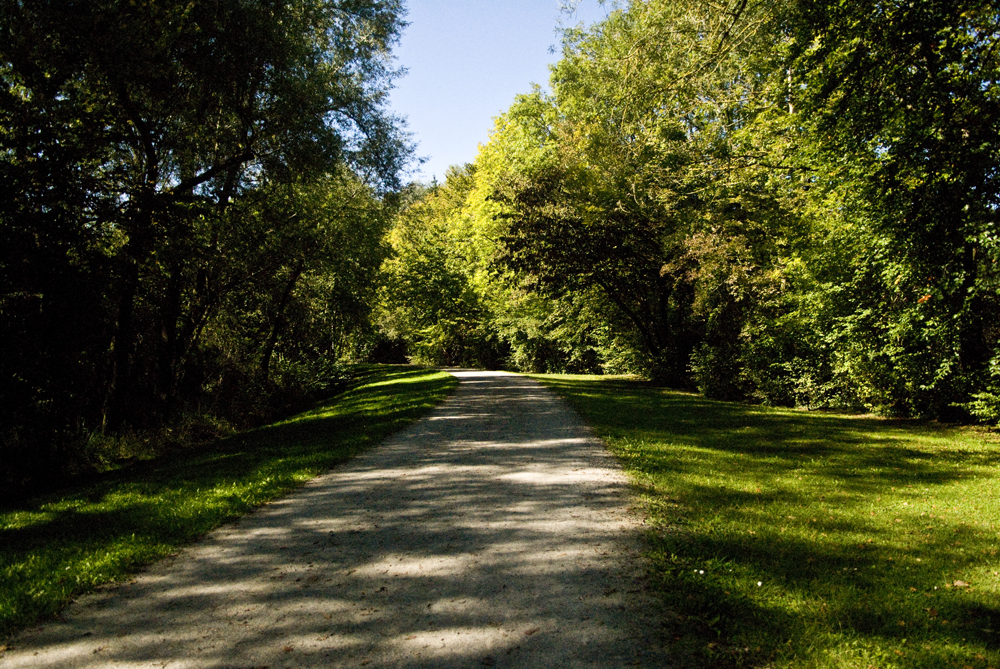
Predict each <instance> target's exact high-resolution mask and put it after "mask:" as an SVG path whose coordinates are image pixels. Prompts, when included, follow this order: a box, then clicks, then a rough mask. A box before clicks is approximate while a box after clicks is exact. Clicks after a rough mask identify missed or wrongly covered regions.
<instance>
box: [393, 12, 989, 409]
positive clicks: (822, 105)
mask: <svg viewBox="0 0 1000 669" xmlns="http://www.w3.org/2000/svg"><path fill="white" fill-rule="evenodd" d="M998 43H1000V11H998V10H997V8H996V6H995V4H994V3H990V2H986V1H984V0H940V1H938V0H931V1H928V2H919V3H910V2H888V3H886V2H869V1H867V0H851V1H850V2H838V3H834V2H798V1H797V0H788V1H787V2H781V3H773V2H759V1H753V0H731V1H729V2H724V3H715V2H712V3H710V2H705V1H704V0H670V1H667V0H643V1H640V0H633V1H631V2H621V3H617V4H616V5H615V7H614V9H613V11H611V12H610V13H609V15H608V18H607V19H606V20H604V21H603V22H600V23H598V24H596V25H594V26H593V27H591V28H589V29H571V30H567V31H566V32H565V33H564V42H563V55H562V59H561V60H560V61H559V62H558V63H557V64H556V65H555V66H554V67H553V68H552V76H551V89H552V90H551V93H546V92H543V91H541V90H535V91H533V92H531V93H528V94H526V95H523V96H520V97H519V98H518V99H517V100H516V101H515V102H514V104H513V105H512V106H511V108H510V109H509V110H508V111H507V112H506V113H504V114H503V115H501V116H500V117H499V118H498V119H497V124H496V128H495V130H494V132H493V134H492V136H491V138H490V141H489V142H488V143H487V144H486V145H484V146H483V147H481V150H480V153H479V155H478V157H477V159H476V162H475V164H474V165H470V166H467V167H466V168H465V169H464V170H456V171H454V172H452V173H450V174H449V175H448V179H447V182H446V183H444V184H442V185H438V186H435V187H434V188H432V189H430V191H429V192H428V193H427V194H426V195H425V196H424V198H423V199H419V200H418V203H417V204H414V205H413V206H412V208H411V209H410V210H409V212H410V213H407V214H404V215H403V217H401V218H400V219H399V220H398V221H397V224H396V226H397V227H396V232H395V233H394V234H395V235H396V236H395V237H394V238H393V244H394V248H395V249H396V253H397V255H396V257H395V260H393V261H392V262H393V263H394V264H393V265H392V268H393V269H392V271H393V272H394V273H395V275H396V276H406V277H407V279H406V280H407V288H406V291H405V294H402V293H398V292H394V289H393V290H389V291H383V297H382V302H381V304H382V306H381V311H380V313H381V314H382V322H383V330H384V331H385V332H387V333H388V334H389V335H390V336H393V337H397V338H400V339H401V340H403V341H404V342H406V343H408V344H409V345H410V349H411V353H412V354H414V355H415V357H417V358H419V359H423V360H426V361H432V362H449V363H460V362H479V363H480V364H486V363H490V364H500V365H506V366H509V367H513V368H517V369H523V370H533V371H559V370H567V371H594V370H603V371H628V372H636V373H640V374H644V375H647V376H651V377H653V378H656V379H659V380H661V381H663V382H666V383H669V384H672V385H675V386H679V387H696V388H698V389H700V390H701V391H703V392H704V393H706V394H707V395H709V396H712V397H717V398H724V399H750V400H756V401H762V402H766V403H772V404H779V405H799V406H806V407H818V406H851V407H858V408H868V409H870V410H875V411H879V412H883V413H887V414H896V415H919V416H929V417H938V418H962V417H966V418H968V417H970V413H971V415H972V416H975V417H979V418H983V419H987V420H996V419H997V417H998V416H1000V304H998V298H1000V294H998V289H1000V283H998V273H997V264H996V263H997V258H998V255H1000V247H998V245H997V233H998V229H997V225H998V206H1000V191H998V186H1000V184H998V178H997V177H998V174H997V170H998V168H997V165H998V164H1000V82H998V80H997V79H998V74H1000V49H998ZM416 237H419V239H420V242H419V243H420V244H421V248H422V249H424V250H423V251H420V252H419V253H417V254H416V255H414V253H413V249H414V248H415V247H414V246H413V243H412V242H411V241H410V240H412V239H414V238H416ZM434 254H437V255H439V256H440V259H439V260H437V261H435V262H438V264H439V266H440V267H442V268H444V267H447V268H448V269H447V270H446V271H444V270H442V271H440V272H439V271H435V270H434V268H433V267H431V266H430V265H427V264H426V262H427V261H428V260H429V258H431V257H432V256H434ZM418 260H419V262H418ZM420 263H425V264H420ZM441 281H447V282H448V283H449V289H448V290H449V291H451V292H450V293H447V294H449V295H452V296H453V297H451V298H449V300H448V308H447V310H446V312H445V311H442V305H441V304H435V305H434V306H431V305H429V304H428V305H424V303H423V302H422V301H421V299H427V298H429V297H430V296H434V299H438V298H441V297H442V296H443V295H444V294H446V293H445V291H442V290H440V289H439V282H441ZM436 282H437V283H436ZM420 296H423V298H421V297H420ZM402 309H405V310H408V311H407V314H408V316H407V318H406V319H404V320H406V321H407V323H408V324H409V325H408V327H400V326H399V325H397V324H398V323H399V322H400V319H399V318H393V314H399V313H401V311H400V310H402ZM418 321H419V322H420V325H419V326H416V325H415V324H416V323H417V322H418ZM432 331H433V334H432ZM470 333H476V334H475V336H474V337H470ZM432 340H433V342H434V345H433V346H430V345H429V342H431V341H432ZM484 342H488V343H489V346H488V348H489V351H490V353H489V355H484V354H483V353H482V351H483V347H484Z"/></svg>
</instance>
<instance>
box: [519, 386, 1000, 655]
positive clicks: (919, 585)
mask: <svg viewBox="0 0 1000 669" xmlns="http://www.w3.org/2000/svg"><path fill="white" fill-rule="evenodd" d="M537 378H539V380H541V381H543V382H545V383H546V384H548V385H549V386H550V387H552V388H553V389H555V390H556V391H558V392H559V393H561V394H562V395H564V396H565V397H566V398H568V399H569V401H570V402H571V403H572V404H573V405H574V406H575V407H576V409H577V410H578V411H579V413H580V414H581V415H582V416H583V417H584V419H585V420H586V421H587V422H588V423H589V424H590V425H591V426H592V427H593V428H594V429H595V431H596V432H597V434H598V435H600V436H601V437H602V438H603V439H604V440H605V441H606V442H607V443H608V444H609V446H610V447H611V449H612V450H613V451H614V452H615V453H616V454H617V455H618V456H619V458H620V459H621V461H622V463H623V464H624V466H625V467H626V469H627V470H628V472H629V474H630V475H631V476H632V477H633V480H634V481H635V482H636V484H637V486H638V490H639V493H640V495H641V497H642V500H643V506H644V507H645V511H646V513H647V516H648V519H647V523H648V524H649V526H650V530H649V532H648V533H647V535H648V557H649V559H650V564H651V580H652V582H653V583H654V587H656V588H657V590H658V591H659V593H660V595H661V596H662V598H663V599H664V600H665V602H666V603H667V605H668V609H669V610H670V611H671V612H672V613H671V616H672V618H671V620H669V621H667V624H668V625H669V626H670V628H671V630H672V633H673V635H674V638H675V642H676V647H677V649H678V653H679V654H680V655H682V656H683V657H685V658H686V661H687V662H688V663H689V664H690V665H691V666H697V667H706V666H719V667H725V666H746V667H810V668H812V667H838V668H843V667H858V668H860V669H871V668H874V667H877V668H879V669H885V668H889V667H907V668H910V667H927V668H928V669H930V668H934V669H940V668H944V667H958V668H959V669H963V668H967V667H975V668H977V669H978V668H983V669H985V668H987V667H1000V652H998V649H1000V557H998V549H1000V443H998V440H997V438H996V436H995V435H993V434H987V433H984V432H981V431H976V430H972V429H951V428H944V427H937V426H928V425H919V424H915V423H905V422H894V421H886V420H880V419H875V418H871V417H852V416H842V415H831V414H817V413H807V412H803V411H792V410H783V409H770V408H764V407H751V406H744V405H739V404H730V403H722V402H712V401H708V400H705V399H704V398H702V397H699V396H696V395H692V394H686V393H679V392H672V391H667V390H663V389H659V388H655V387H652V386H649V385H648V384H645V383H642V382H638V381H629V380H625V379H602V378H601V377H579V376H539V377H537Z"/></svg>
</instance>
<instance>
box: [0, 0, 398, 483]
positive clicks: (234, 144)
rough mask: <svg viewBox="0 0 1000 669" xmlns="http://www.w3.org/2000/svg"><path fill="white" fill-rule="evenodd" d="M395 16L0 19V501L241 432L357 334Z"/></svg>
mask: <svg viewBox="0 0 1000 669" xmlns="http://www.w3.org/2000/svg"><path fill="white" fill-rule="evenodd" d="M401 26H402V24H401V6H400V3H399V2H397V1H396V0H294V1H292V2H283V3H273V2H266V1H263V0H261V1H258V0H249V1H241V2H233V1H231V0H196V1H194V2H187V1H185V2H172V1H168V2H152V1H144V0H133V1H131V2H123V1H119V0H97V1H94V2H50V1H48V0H2V2H0V183H2V184H3V188H2V192H0V285H2V295H0V328H2V342H3V345H2V346H3V355H2V362H0V383H2V401H0V424H2V426H3V427H2V434H0V438H2V446H0V461H2V462H3V472H4V476H2V477H0V487H2V486H9V485H10V484H11V483H18V482H21V481H23V480H24V479H25V478H31V477H36V478H38V477H44V478H50V479H51V478H56V477H57V475H58V474H59V473H60V472H62V471H64V470H65V469H66V468H67V467H70V468H72V466H73V463H74V462H76V463H81V461H82V460H85V459H86V458H84V457H83V455H85V453H84V451H86V448H84V446H85V445H86V443H87V441H88V439H89V440H90V443H91V444H93V443H94V440H93V436H94V435H100V434H104V435H114V434H123V433H125V432H128V431H130V430H136V429H149V428H155V427H158V426H162V425H165V424H170V423H171V422H176V421H177V420H178V417H179V416H182V415H184V414H190V413H203V414H204V413H209V414H212V415H214V416H216V417H220V418H223V419H230V420H233V421H237V422H247V421H251V420H253V419H254V418H258V419H259V418H262V417H266V416H267V415H269V414H270V413H271V412H272V411H273V410H274V409H275V408H276V407H281V406H284V405H287V404H288V403H289V402H290V401H291V400H293V399H294V396H295V395H296V394H301V393H302V392H303V391H304V389H308V387H309V385H310V383H312V384H313V385H315V384H316V383H320V382H322V380H323V378H324V376H325V375H324V373H323V371H322V369H318V368H317V362H322V361H323V360H330V359H335V358H336V353H337V352H338V350H339V349H342V348H343V347H345V346H349V345H350V343H351V337H352V336H353V333H355V332H356V331H357V330H358V328H359V327H360V326H363V325H364V324H365V323H366V322H367V312H368V310H369V308H370V307H369V305H370V304H371V302H372V298H371V296H370V295H371V294H372V292H373V291H374V278H375V274H376V272H377V270H378V267H379V264H380V263H381V261H382V259H383V257H384V254H385V247H384V242H383V237H384V232H385V229H386V226H387V224H388V221H389V209H390V208H389V207H388V205H387V201H386V199H385V198H384V197H383V194H385V193H386V192H389V191H391V190H392V189H395V188H396V187H397V185H398V184H397V183H396V182H397V179H398V175H399V170H400V168H401V166H402V165H403V164H404V161H405V160H406V159H407V157H408V153H409V147H408V145H407V142H406V139H405V135H403V134H401V132H400V129H399V123H398V122H397V119H396V118H394V117H393V115H392V114H391V113H389V112H388V111H387V109H386V107H385V102H386V95H387V92H388V90H389V88H390V86H391V81H392V78H393V76H394V75H395V72H394V70H393V69H392V63H391V59H390V53H389V49H390V47H391V46H392V45H393V44H394V42H395V41H396V39H397V37H398V35H399V31H400V29H401Z"/></svg>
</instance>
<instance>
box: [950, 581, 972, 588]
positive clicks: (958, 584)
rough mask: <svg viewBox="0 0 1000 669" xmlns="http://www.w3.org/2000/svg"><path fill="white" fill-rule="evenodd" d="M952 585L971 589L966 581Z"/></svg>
mask: <svg viewBox="0 0 1000 669" xmlns="http://www.w3.org/2000/svg"><path fill="white" fill-rule="evenodd" d="M952 585H954V586H955V587H956V588H968V587H969V584H968V583H966V582H965V581H955V582H954V583H952Z"/></svg>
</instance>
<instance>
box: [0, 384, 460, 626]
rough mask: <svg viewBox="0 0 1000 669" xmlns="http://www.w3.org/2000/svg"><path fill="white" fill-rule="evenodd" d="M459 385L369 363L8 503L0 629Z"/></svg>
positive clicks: (310, 473) (0, 554) (254, 501)
mask: <svg viewBox="0 0 1000 669" xmlns="http://www.w3.org/2000/svg"><path fill="white" fill-rule="evenodd" d="M455 385H456V381H455V379H454V377H452V376H450V375H448V374H446V373H444V372H434V371H429V370H420V369H413V368H409V369H407V368H398V367H396V368H388V367H373V368H365V369H362V370H360V378H359V379H358V380H357V383H356V385H355V386H354V387H353V388H352V389H351V390H348V391H347V392H345V393H343V394H341V395H338V396H337V397H335V398H333V399H331V400H329V401H328V402H323V403H320V404H319V405H317V406H316V407H315V408H313V409H312V410H310V411H307V412H305V413H302V414H300V415H298V416H294V417H292V418H290V419H288V420H286V421H283V422H281V423H277V424H275V425H271V426H268V427H266V428H262V429H259V430H255V431H253V432H249V433H246V434H243V435H239V436H236V437H232V438H229V439H225V440H222V441H219V442H217V443H215V444H212V445H210V446H208V447H203V448H199V449H197V450H196V451H191V452H186V453H182V454H179V455H177V454H175V455H173V456H171V457H170V458H163V459H161V460H158V461H150V462H144V463H139V464H137V465H134V466H131V467H129V468H127V469H124V470H120V471H116V472H111V473H109V474H107V475H104V476H103V477H101V478H100V479H98V480H96V481H92V482H90V483H88V484H86V485H81V486H78V487H76V488H74V489H72V490H65V491H62V492H61V493H59V494H55V495H48V496H45V497H41V498H37V499H31V500H28V501H26V502H25V503H23V504H20V505H18V506H17V508H9V507H7V508H0V638H3V637H4V636H7V635H9V634H11V633H13V632H16V631H17V630H18V629H21V628H23V627H25V626H28V625H31V624H33V623H35V622H36V621H38V620H39V619H42V618H44V617H46V616H50V615H52V614H54V613H56V612H58V611H59V610H60V609H61V608H62V607H63V606H65V605H66V603H67V602H68V601H69V600H70V599H71V598H72V597H73V596H75V595H77V594H80V593H83V592H86V591H89V590H92V589H93V588H95V587H96V586H99V585H102V584H105V583H109V582H113V581H119V580H122V579H125V578H127V577H128V576H129V575H130V574H132V573H134V572H135V571H137V570H138V569H139V568H141V567H142V566H144V565H146V564H149V563H150V562H152V561H154V560H157V559H160V558H163V557H165V556H167V555H169V554H171V553H173V552H175V551H176V550H177V549H178V548H179V547H180V546H182V545H184V544H186V543H188V542H190V541H191V540H193V539H195V538H197V537H198V536H200V535H202V534H204V533H205V532H207V531H209V530H211V529H212V528H214V527H217V526H219V525H220V524H222V523H224V522H226V521H228V520H231V519H234V518H237V517H239V516H241V515H244V514H246V513H248V512H249V511H251V510H252V509H254V508H255V507H258V506H260V505H261V504H264V503H265V502H268V501H270V500H273V499H275V498H276V497H278V496H280V495H282V494H285V493H287V492H289V491H291V490H293V489H294V488H296V487H298V486H300V485H301V484H302V483H304V482H305V481H307V480H308V479H310V478H312V477H315V476H317V475H318V474H321V473H323V472H324V471H326V470H328V469H329V468H330V467H332V466H334V465H336V464H338V463H342V462H344V461H346V460H348V459H350V458H351V457H353V456H354V455H356V454H358V453H360V452H361V451H363V450H365V449H366V448H368V447H370V446H372V445H375V444H377V443H379V442H380V441H381V440H383V439H384V438H385V437H387V436H388V435H390V434H392V433H393V432H395V431H397V430H399V429H400V428H402V427H403V426H404V425H406V424H407V423H409V422H411V421H413V420H415V419H416V418H418V417H419V416H421V415H422V414H423V413H425V412H426V411H427V409H429V408H430V407H432V406H433V405H435V404H437V403H438V402H440V401H441V400H442V399H444V397H445V396H446V395H447V394H448V393H449V392H450V391H451V389H452V388H454V387H455Z"/></svg>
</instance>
